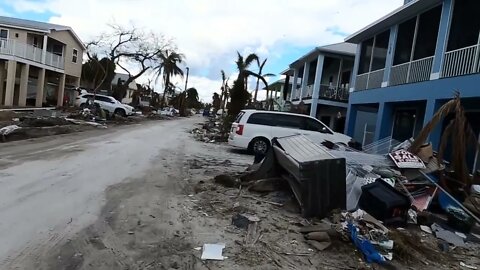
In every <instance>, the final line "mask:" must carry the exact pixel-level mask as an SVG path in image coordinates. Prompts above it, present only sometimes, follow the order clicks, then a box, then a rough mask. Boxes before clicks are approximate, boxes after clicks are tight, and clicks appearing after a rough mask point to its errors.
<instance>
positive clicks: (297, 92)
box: [292, 87, 302, 101]
mask: <svg viewBox="0 0 480 270" xmlns="http://www.w3.org/2000/svg"><path fill="white" fill-rule="evenodd" d="M301 93H302V88H301V87H298V88H297V89H293V93H292V97H293V98H292V101H297V100H300V94H301Z"/></svg>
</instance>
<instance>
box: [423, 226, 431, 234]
mask: <svg viewBox="0 0 480 270" xmlns="http://www.w3.org/2000/svg"><path fill="white" fill-rule="evenodd" d="M420 229H421V230H422V231H424V232H426V233H428V234H432V233H433V232H432V229H430V227H428V226H425V225H420Z"/></svg>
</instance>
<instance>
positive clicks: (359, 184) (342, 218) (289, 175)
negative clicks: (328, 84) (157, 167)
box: [198, 135, 480, 268]
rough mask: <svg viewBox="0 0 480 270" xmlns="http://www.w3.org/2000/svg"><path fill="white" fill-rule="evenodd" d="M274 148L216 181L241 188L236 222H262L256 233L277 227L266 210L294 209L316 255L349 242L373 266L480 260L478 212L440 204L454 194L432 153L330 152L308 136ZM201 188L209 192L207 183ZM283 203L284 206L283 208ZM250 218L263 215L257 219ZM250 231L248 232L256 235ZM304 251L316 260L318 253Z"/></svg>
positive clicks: (401, 149)
mask: <svg viewBox="0 0 480 270" xmlns="http://www.w3.org/2000/svg"><path fill="white" fill-rule="evenodd" d="M390 143H391V142H390ZM299 144H301V147H299ZM272 145H273V147H272V148H271V149H270V151H269V152H268V153H267V155H266V156H265V157H264V159H263V161H262V162H261V163H259V164H254V165H252V166H250V168H249V169H247V171H246V172H245V173H243V174H242V175H231V176H230V177H227V176H226V175H219V176H217V177H216V178H215V181H214V183H217V184H221V185H223V186H224V188H226V189H227V190H229V189H230V190H232V192H231V193H230V194H232V193H233V194H235V193H237V195H236V196H235V195H233V194H232V195H230V196H231V197H232V198H234V201H233V202H232V201H229V203H231V204H233V208H232V210H231V211H233V213H234V214H233V216H232V222H233V224H235V226H237V227H239V228H245V227H247V228H248V227H249V226H250V227H251V226H252V225H251V224H257V225H256V226H258V227H259V228H257V229H256V230H261V229H260V228H262V229H263V230H271V229H269V228H268V227H267V228H265V222H266V221H265V218H264V217H265V215H267V216H268V215H272V216H273V217H274V218H275V219H279V215H280V216H281V215H285V217H287V215H286V212H285V211H286V209H287V208H289V209H290V210H288V211H292V210H293V212H294V213H297V214H296V215H297V217H298V220H304V221H306V222H303V221H301V222H294V224H295V225H296V227H297V229H296V231H297V232H298V233H299V234H300V235H301V236H302V238H303V243H304V245H306V246H307V247H309V248H310V249H312V250H314V251H316V252H329V251H328V250H329V249H331V248H332V246H333V247H334V249H338V248H339V245H344V246H345V248H346V247H347V246H349V247H351V248H355V249H356V252H357V254H358V255H359V256H360V257H359V258H361V259H362V261H363V262H365V263H367V265H368V264H372V263H375V264H392V265H394V266H401V268H402V267H405V266H407V265H417V266H422V265H423V266H427V265H431V266H433V267H434V268H435V267H437V268H438V267H440V268H445V267H458V262H457V260H458V258H462V259H463V260H464V261H462V262H463V263H464V264H466V265H475V263H474V262H473V263H472V262H471V261H465V256H466V254H469V255H470V256H474V257H472V258H475V255H474V254H476V250H477V249H478V247H480V237H479V232H480V227H478V225H474V223H475V222H474V221H473V222H472V219H473V220H475V218H473V217H472V214H471V212H469V211H468V209H466V208H465V207H464V206H463V205H462V206H460V205H457V204H456V203H455V201H454V200H452V198H450V200H449V202H448V203H449V204H454V206H452V205H449V206H446V207H444V208H442V206H441V205H440V204H443V202H442V200H443V199H444V198H443V197H447V198H448V197H449V196H451V195H450V194H449V193H448V192H447V191H446V190H443V191H442V190H441V187H440V186H439V185H438V184H435V182H433V181H432V179H431V178H432V177H433V176H432V175H434V174H435V173H436V172H438V171H439V170H443V169H444V167H442V166H440V165H439V164H438V162H437V160H436V159H435V157H434V156H433V154H432V155H431V156H428V155H427V157H425V156H424V154H420V155H419V156H421V157H422V158H418V156H417V155H415V154H412V153H409V152H408V148H409V145H410V143H408V142H405V143H402V144H398V145H397V146H396V148H394V149H393V150H392V151H387V152H385V153H378V152H375V151H373V152H372V151H370V150H369V151H368V152H361V151H358V150H355V149H350V148H348V147H345V146H342V145H334V146H333V147H332V148H331V149H329V148H327V147H325V146H320V145H316V144H315V143H313V142H311V141H309V140H308V139H307V138H306V137H303V136H301V135H299V136H292V137H287V138H276V139H274V140H273V141H272ZM377 146H378V145H377ZM300 149H301V150H300ZM378 149H379V147H377V150H378ZM422 159H424V160H426V161H427V162H425V161H423V160H422ZM422 165H423V166H422ZM319 172H321V173H319ZM219 179H222V180H221V181H219ZM225 179H228V181H226V180H225ZM225 183H227V184H225ZM198 190H199V192H201V193H208V192H210V189H209V188H207V187H203V188H202V189H198ZM235 190H238V192H237V191H235ZM216 192H217V193H218V192H225V191H218V190H216ZM247 194H248V195H247ZM250 194H251V195H250ZM441 194H443V195H441ZM479 196H480V194H479ZM212 197H213V196H210V198H212ZM235 198H236V199H235ZM240 198H243V199H247V200H250V201H252V203H253V204H262V205H270V207H271V209H270V211H269V212H267V213H266V212H265V210H264V212H263V214H260V215H259V212H255V211H251V210H250V211H248V210H247V211H245V210H243V211H242V210H241V209H242V204H241V203H240V204H239V203H238V200H239V199H240ZM216 199H218V198H216ZM235 201H237V202H235ZM292 202H293V208H292V207H290V206H291V205H292ZM287 205H289V206H288V207H287ZM217 207H220V206H217ZM278 208H282V209H284V210H282V212H280V213H277V212H278V210H275V209H278ZM217 209H218V208H217ZM445 209H446V210H445ZM347 210H349V211H347ZM216 213H217V214H218V213H219V212H216ZM249 217H255V218H257V217H258V218H259V219H258V221H257V219H255V220H256V221H255V222H252V221H250V220H249ZM290 218H291V217H290ZM270 225H271V224H270ZM267 226H269V225H267ZM243 234H245V237H247V236H248V234H249V232H248V231H247V232H245V233H243ZM260 234H261V233H260ZM257 241H258V240H257ZM297 243H298V242H297ZM264 244H265V243H264ZM267 244H268V243H267ZM272 244H273V243H272ZM297 252H298V250H295V251H287V252H285V253H289V254H290V253H291V254H297ZM301 254H302V256H303V254H304V256H307V257H309V258H311V257H310V256H313V255H314V254H315V252H306V253H305V252H303V253H301ZM475 262H477V263H478V261H475Z"/></svg>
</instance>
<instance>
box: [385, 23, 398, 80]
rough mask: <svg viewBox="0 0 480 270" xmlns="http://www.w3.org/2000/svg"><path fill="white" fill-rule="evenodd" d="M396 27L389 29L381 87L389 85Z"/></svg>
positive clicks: (396, 32) (395, 41) (396, 33)
mask: <svg viewBox="0 0 480 270" xmlns="http://www.w3.org/2000/svg"><path fill="white" fill-rule="evenodd" d="M397 35H398V25H394V26H392V27H391V28H390V38H389V40H388V52H387V60H386V61H385V72H384V73H383V81H382V87H387V86H388V85H389V83H390V72H391V70H392V66H393V58H394V57H395V45H396V44H397Z"/></svg>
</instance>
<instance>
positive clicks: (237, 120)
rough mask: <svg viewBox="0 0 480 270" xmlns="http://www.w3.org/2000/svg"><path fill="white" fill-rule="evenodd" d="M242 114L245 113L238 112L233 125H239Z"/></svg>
mask: <svg viewBox="0 0 480 270" xmlns="http://www.w3.org/2000/svg"><path fill="white" fill-rule="evenodd" d="M244 114H245V112H240V113H239V114H238V115H237V118H235V123H240V120H242V117H243V115H244Z"/></svg>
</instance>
